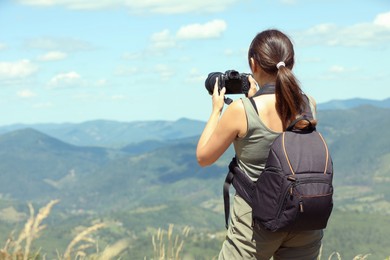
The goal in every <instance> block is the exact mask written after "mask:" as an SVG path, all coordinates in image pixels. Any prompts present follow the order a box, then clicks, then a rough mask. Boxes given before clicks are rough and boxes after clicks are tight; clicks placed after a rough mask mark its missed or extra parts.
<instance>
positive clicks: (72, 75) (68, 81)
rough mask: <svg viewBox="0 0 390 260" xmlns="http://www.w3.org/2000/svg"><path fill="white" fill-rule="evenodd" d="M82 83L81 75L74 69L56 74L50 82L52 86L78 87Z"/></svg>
mask: <svg viewBox="0 0 390 260" xmlns="http://www.w3.org/2000/svg"><path fill="white" fill-rule="evenodd" d="M80 85H82V80H81V76H80V75H79V74H78V73H76V72H74V71H71V72H68V73H61V74H58V75H55V76H54V77H53V78H51V79H50V81H49V83H48V86H49V87H50V88H64V87H76V86H80Z"/></svg>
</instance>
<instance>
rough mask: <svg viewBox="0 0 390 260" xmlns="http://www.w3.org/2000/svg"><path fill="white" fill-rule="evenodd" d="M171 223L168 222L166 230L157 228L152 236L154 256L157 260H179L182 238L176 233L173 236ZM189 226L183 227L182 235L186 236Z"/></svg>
mask: <svg viewBox="0 0 390 260" xmlns="http://www.w3.org/2000/svg"><path fill="white" fill-rule="evenodd" d="M173 227H174V225H173V224H169V226H168V230H163V229H161V228H159V229H158V230H157V234H156V235H153V236H152V245H153V252H154V258H153V259H156V260H157V259H158V260H179V259H181V258H180V253H181V252H182V250H183V246H184V239H182V238H180V236H179V235H178V234H176V235H175V236H173ZM189 232H190V228H189V227H188V226H186V227H184V228H183V230H182V236H183V237H188V234H189Z"/></svg>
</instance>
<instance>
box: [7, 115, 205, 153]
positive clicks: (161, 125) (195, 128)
mask: <svg viewBox="0 0 390 260" xmlns="http://www.w3.org/2000/svg"><path fill="white" fill-rule="evenodd" d="M204 125H205V122H202V121H197V120H190V119H186V118H182V119H179V120H177V121H135V122H118V121H109V120H94V121H87V122H83V123H79V124H76V123H75V124H70V123H65V124H34V125H23V124H16V125H10V126H3V127H0V134H1V133H6V132H10V131H13V130H16V129H21V128H27V127H30V128H34V129H36V130H38V131H40V132H42V133H45V134H47V135H50V136H52V137H55V138H58V139H60V140H62V141H64V142H67V143H70V144H74V145H79V146H105V147H107V146H110V147H120V146H124V145H128V144H130V143H138V142H142V141H145V140H148V141H149V140H155V141H162V140H171V139H180V138H186V137H191V136H194V135H199V134H200V132H201V131H202V129H203V127H204Z"/></svg>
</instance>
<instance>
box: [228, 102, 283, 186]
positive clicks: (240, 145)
mask: <svg viewBox="0 0 390 260" xmlns="http://www.w3.org/2000/svg"><path fill="white" fill-rule="evenodd" d="M242 103H243V104H244V109H245V113H246V120H247V125H248V130H247V134H246V135H245V136H244V137H237V138H236V139H235V140H234V141H233V144H234V150H235V152H236V158H237V163H238V165H239V167H240V168H241V170H243V171H244V172H245V173H246V174H247V175H248V176H249V177H250V178H251V179H252V180H253V181H256V180H257V178H258V177H259V176H260V173H261V172H262V171H263V169H264V166H265V162H266V160H267V157H268V153H269V149H270V145H271V143H272V142H273V141H274V139H275V138H276V137H277V136H278V135H279V134H280V132H275V131H273V130H271V129H269V128H268V127H267V126H266V125H265V124H264V123H263V121H261V119H260V118H259V115H258V114H257V112H256V110H255V108H254V107H253V105H252V103H251V102H250V100H249V99H248V98H243V99H242Z"/></svg>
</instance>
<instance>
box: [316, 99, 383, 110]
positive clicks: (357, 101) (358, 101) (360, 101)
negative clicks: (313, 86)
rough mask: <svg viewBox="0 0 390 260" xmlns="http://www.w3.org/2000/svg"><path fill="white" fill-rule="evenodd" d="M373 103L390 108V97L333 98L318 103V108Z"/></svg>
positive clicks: (328, 108)
mask: <svg viewBox="0 0 390 260" xmlns="http://www.w3.org/2000/svg"><path fill="white" fill-rule="evenodd" d="M364 105H371V106H375V107H382V108H390V98H387V99H384V100H372V99H364V98H354V99H347V100H332V101H329V102H326V103H319V104H317V108H318V110H330V109H332V110H337V109H349V108H355V107H358V106H364Z"/></svg>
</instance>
